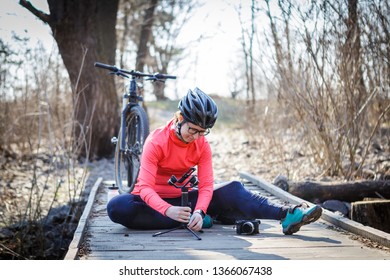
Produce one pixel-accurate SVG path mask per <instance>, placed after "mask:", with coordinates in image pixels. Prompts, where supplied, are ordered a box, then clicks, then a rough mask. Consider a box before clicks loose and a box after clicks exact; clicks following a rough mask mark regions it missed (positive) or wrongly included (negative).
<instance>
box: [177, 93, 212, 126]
mask: <svg viewBox="0 0 390 280" xmlns="http://www.w3.org/2000/svg"><path fill="white" fill-rule="evenodd" d="M178 108H179V110H180V112H181V114H182V115H183V118H184V120H186V121H188V122H191V123H193V124H195V125H198V126H200V127H202V128H204V129H207V128H212V127H213V126H214V123H215V121H216V120H217V117H218V107H217V104H215V102H214V100H213V99H212V98H211V97H210V96H208V95H207V94H205V93H204V92H203V91H201V90H200V89H199V88H197V87H196V88H195V89H194V90H193V91H192V90H188V93H187V95H185V96H184V97H183V98H182V99H181V100H180V102H179V106H178Z"/></svg>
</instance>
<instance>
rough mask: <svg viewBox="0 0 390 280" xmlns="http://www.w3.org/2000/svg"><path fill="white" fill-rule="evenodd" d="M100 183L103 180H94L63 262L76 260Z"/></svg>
mask: <svg viewBox="0 0 390 280" xmlns="http://www.w3.org/2000/svg"><path fill="white" fill-rule="evenodd" d="M102 181H103V178H101V177H100V178H98V179H97V180H96V182H95V184H94V185H93V187H92V189H91V191H90V193H89V197H88V202H87V204H86V205H85V208H84V211H83V214H82V215H81V218H80V220H79V223H78V225H77V228H76V231H75V233H74V235H73V239H72V242H71V243H70V245H69V248H68V252H67V253H66V255H65V258H64V259H65V260H74V259H76V258H77V254H78V249H79V245H80V243H81V241H82V239H83V235H84V230H85V226H86V224H87V221H88V218H89V216H90V214H91V210H92V207H93V203H94V200H95V196H96V193H97V191H98V189H99V186H100V184H101V182H102Z"/></svg>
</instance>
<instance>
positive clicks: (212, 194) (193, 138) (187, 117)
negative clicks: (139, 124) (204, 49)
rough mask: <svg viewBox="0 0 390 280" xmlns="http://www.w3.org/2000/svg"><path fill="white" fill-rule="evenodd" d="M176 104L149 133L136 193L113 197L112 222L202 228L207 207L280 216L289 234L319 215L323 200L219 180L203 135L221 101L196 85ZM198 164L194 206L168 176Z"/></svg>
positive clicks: (228, 213) (218, 213)
mask: <svg viewBox="0 0 390 280" xmlns="http://www.w3.org/2000/svg"><path fill="white" fill-rule="evenodd" d="M178 108H179V111H178V112H177V113H176V114H175V116H174V118H173V119H172V120H171V121H169V123H168V124H167V125H166V126H164V127H161V128H157V129H156V130H154V131H153V132H151V134H150V135H149V136H148V138H147V140H146V142H145V145H144V149H143V154H142V158H141V169H140V173H139V176H138V180H137V184H136V185H135V187H134V190H133V191H132V193H131V194H122V195H119V196H116V197H114V198H113V199H111V200H110V201H109V203H108V205H107V212H108V216H109V217H110V219H111V220H112V221H113V222H115V223H119V224H122V225H123V226H125V227H128V228H133V229H168V228H174V227H178V226H180V224H183V223H186V224H187V226H188V228H189V229H191V230H194V231H199V230H201V229H202V225H203V219H204V217H205V215H206V213H207V214H208V215H209V216H211V217H213V218H216V219H218V220H220V221H225V222H231V223H233V222H234V221H235V220H238V219H273V220H279V221H281V224H282V228H283V233H284V234H288V235H289V234H293V233H295V232H297V231H298V230H299V229H300V227H301V226H302V225H305V224H308V223H311V222H314V221H316V220H317V219H318V218H319V217H320V216H321V214H322V209H321V207H319V206H313V207H310V208H303V207H301V206H299V205H298V206H295V207H293V208H289V207H287V206H283V205H278V204H275V203H271V202H270V201H268V199H267V198H265V197H263V196H261V195H258V194H255V193H252V192H250V191H248V190H247V189H245V188H244V186H243V184H242V183H241V182H239V181H231V182H226V183H222V184H217V185H215V184H214V176H213V166H212V153H211V149H210V145H209V143H208V141H207V139H206V138H205V137H204V136H206V135H207V134H208V133H209V132H210V129H211V128H212V127H213V126H214V124H215V122H216V120H217V116H218V108H217V105H216V104H215V102H214V100H213V99H212V98H211V97H209V96H208V95H207V94H205V93H204V92H203V91H201V90H200V89H199V88H195V89H194V90H189V91H188V93H187V94H186V95H185V96H184V97H183V98H182V99H181V100H180V102H179V106H178ZM195 166H196V167H197V176H198V181H199V184H198V188H197V189H192V190H190V191H189V193H188V200H189V202H190V204H189V205H190V206H181V190H180V189H178V188H175V187H173V186H171V185H170V184H168V180H169V179H170V178H171V176H172V175H175V176H176V177H178V178H180V177H181V176H182V175H183V174H185V173H186V172H187V171H188V170H189V169H190V168H191V167H195Z"/></svg>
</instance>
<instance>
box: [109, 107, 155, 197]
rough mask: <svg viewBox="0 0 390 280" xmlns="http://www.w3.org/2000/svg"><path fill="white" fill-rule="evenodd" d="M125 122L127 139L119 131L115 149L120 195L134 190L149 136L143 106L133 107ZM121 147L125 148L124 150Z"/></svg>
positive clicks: (146, 117)
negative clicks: (143, 150)
mask: <svg viewBox="0 0 390 280" xmlns="http://www.w3.org/2000/svg"><path fill="white" fill-rule="evenodd" d="M125 121H126V127H125V129H126V131H125V134H124V136H125V137H124V138H123V139H122V132H121V131H119V136H118V142H117V144H116V149H115V182H116V185H117V186H118V189H119V193H130V192H131V191H132V190H133V189H134V185H135V183H136V181H137V177H138V173H139V169H140V166H141V162H140V161H141V154H142V149H143V145H144V143H145V140H146V137H147V136H148V134H149V121H148V116H147V114H146V112H145V110H144V109H143V108H142V107H141V106H138V105H137V106H133V107H131V108H130V110H129V113H128V114H127V116H126V120H125ZM122 141H125V143H124V144H125V145H122V144H121V142H122ZM121 146H122V147H125V148H124V150H122V149H121Z"/></svg>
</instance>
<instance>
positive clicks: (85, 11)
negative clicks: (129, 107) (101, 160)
mask: <svg viewBox="0 0 390 280" xmlns="http://www.w3.org/2000/svg"><path fill="white" fill-rule="evenodd" d="M48 3H49V8H50V14H51V18H52V21H51V22H50V23H49V24H50V27H51V29H52V31H53V35H54V38H55V40H56V42H57V44H58V48H59V51H60V54H61V56H62V59H63V61H64V64H65V67H66V69H67V70H68V73H69V77H70V81H71V84H72V87H73V96H74V101H75V119H76V121H77V123H76V124H75V128H76V129H75V137H76V139H75V140H76V141H77V144H78V145H77V146H78V147H81V149H80V150H79V154H80V155H81V156H88V157H92V158H93V157H107V156H110V155H111V154H112V151H113V146H112V144H111V142H110V139H111V137H112V136H114V135H115V134H116V131H117V130H118V123H119V122H118V116H119V113H118V108H119V106H118V98H117V94H116V90H115V83H114V80H113V78H112V77H111V76H108V75H107V73H106V72H103V71H99V70H96V69H95V68H94V63H95V62H96V61H101V62H104V63H108V64H115V48H116V35H115V24H116V14H117V9H118V0H111V1H106V0H84V1H77V0H62V1H59V0H49V1H48ZM84 55H85V56H84ZM83 56H84V57H83ZM88 148H89V151H88Z"/></svg>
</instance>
